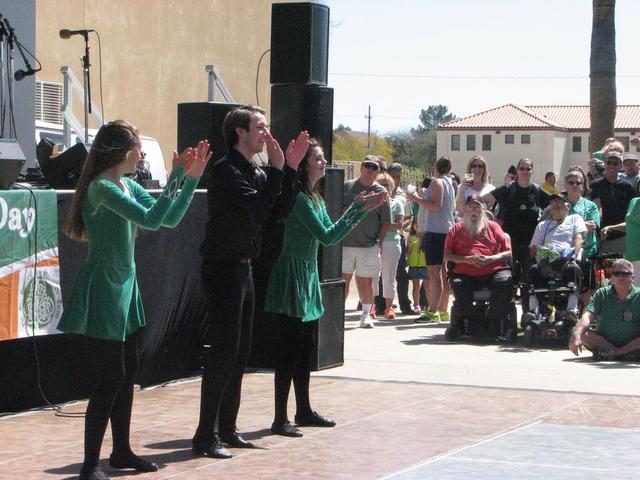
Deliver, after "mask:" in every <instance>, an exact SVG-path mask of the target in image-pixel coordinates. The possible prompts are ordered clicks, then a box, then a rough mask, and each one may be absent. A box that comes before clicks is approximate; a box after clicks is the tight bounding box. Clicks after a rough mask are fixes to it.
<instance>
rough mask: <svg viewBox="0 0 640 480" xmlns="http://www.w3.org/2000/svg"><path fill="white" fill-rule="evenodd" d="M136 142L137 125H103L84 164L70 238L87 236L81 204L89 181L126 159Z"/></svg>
mask: <svg viewBox="0 0 640 480" xmlns="http://www.w3.org/2000/svg"><path fill="white" fill-rule="evenodd" d="M137 143H138V129H137V128H136V127H134V126H133V125H132V124H130V123H129V122H126V121H124V120H114V121H113V122H109V123H107V124H105V125H103V126H102V127H100V130H98V133H97V134H96V137H95V139H94V141H93V145H91V150H89V154H88V155H87V160H86V162H85V164H84V167H83V168H82V174H81V175H80V180H78V185H77V186H76V193H75V194H74V195H73V199H72V200H71V210H70V211H69V214H68V215H67V219H66V222H65V225H64V233H66V234H67V235H68V236H69V237H70V238H72V239H74V240H78V241H80V242H86V241H87V240H88V236H87V227H86V225H85V222H84V218H83V217H82V205H83V204H84V200H85V198H86V196H87V190H88V189H89V185H90V184H91V182H92V181H93V180H94V179H95V178H96V177H97V176H98V175H100V174H101V173H102V172H104V171H105V170H107V169H109V168H111V167H114V166H116V165H118V164H119V163H121V162H122V161H124V159H125V158H126V156H127V152H129V151H130V150H133V149H134V148H135V147H136V144H137Z"/></svg>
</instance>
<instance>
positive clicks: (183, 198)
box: [162, 176, 200, 228]
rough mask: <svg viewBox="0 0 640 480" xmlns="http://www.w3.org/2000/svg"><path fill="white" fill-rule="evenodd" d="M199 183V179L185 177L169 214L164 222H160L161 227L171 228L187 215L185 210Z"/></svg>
mask: <svg viewBox="0 0 640 480" xmlns="http://www.w3.org/2000/svg"><path fill="white" fill-rule="evenodd" d="M199 181H200V177H189V176H187V177H185V180H184V183H183V184H182V189H181V190H180V194H179V195H178V198H176V200H175V201H174V202H173V203H172V204H171V208H169V213H167V216H166V217H165V219H164V222H162V225H163V226H165V227H171V228H173V227H175V226H176V225H178V224H179V223H180V220H182V217H184V214H185V213H187V209H188V208H189V205H190V204H191V199H192V198H193V193H194V192H195V191H196V187H197V186H198V182H199Z"/></svg>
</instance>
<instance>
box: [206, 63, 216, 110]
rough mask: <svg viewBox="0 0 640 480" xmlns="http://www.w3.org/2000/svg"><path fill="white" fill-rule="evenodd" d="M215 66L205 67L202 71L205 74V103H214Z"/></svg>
mask: <svg viewBox="0 0 640 480" xmlns="http://www.w3.org/2000/svg"><path fill="white" fill-rule="evenodd" d="M215 68H216V67H215V65H205V66H204V69H205V71H206V72H207V76H208V78H207V85H208V89H207V101H209V102H215V101H216V78H215Z"/></svg>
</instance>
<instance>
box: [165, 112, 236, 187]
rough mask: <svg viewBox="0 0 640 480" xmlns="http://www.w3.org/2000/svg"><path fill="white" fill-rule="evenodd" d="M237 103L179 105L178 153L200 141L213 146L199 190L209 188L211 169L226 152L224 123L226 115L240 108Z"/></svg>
mask: <svg viewBox="0 0 640 480" xmlns="http://www.w3.org/2000/svg"><path fill="white" fill-rule="evenodd" d="M239 106H240V105H239V104H235V103H218V102H191V103H179V104H178V142H177V143H178V151H179V152H182V151H183V150H184V149H185V148H187V147H193V146H195V145H196V144H197V143H198V142H199V141H200V140H204V139H206V140H208V141H209V145H211V151H212V152H213V155H211V160H210V161H209V164H208V165H207V167H206V169H205V171H204V173H203V175H202V177H201V180H200V184H199V185H198V187H199V188H207V180H208V178H209V168H210V167H211V165H213V163H214V162H215V161H216V160H219V159H220V158H222V157H223V156H224V154H225V152H226V146H225V144H224V137H223V135H222V122H224V117H225V115H226V114H227V113H228V112H230V111H231V110H233V109H234V108H237V107H239Z"/></svg>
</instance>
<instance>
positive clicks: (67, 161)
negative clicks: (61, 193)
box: [40, 143, 87, 190]
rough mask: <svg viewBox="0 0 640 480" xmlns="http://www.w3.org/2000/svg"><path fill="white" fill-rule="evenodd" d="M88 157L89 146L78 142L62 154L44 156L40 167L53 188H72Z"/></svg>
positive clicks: (74, 186)
mask: <svg viewBox="0 0 640 480" xmlns="http://www.w3.org/2000/svg"><path fill="white" fill-rule="evenodd" d="M86 159H87V147H85V145H84V143H76V144H75V145H74V146H72V147H69V148H67V149H66V150H65V151H64V152H62V153H61V154H60V155H57V156H55V157H53V158H42V159H41V160H40V168H41V169H42V174H43V175H44V178H45V181H46V182H47V184H48V185H49V186H50V187H51V188H57V189H66V190H72V189H75V188H76V184H77V183H78V180H79V179H80V174H81V173H82V167H83V166H84V162H85V160H86Z"/></svg>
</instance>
